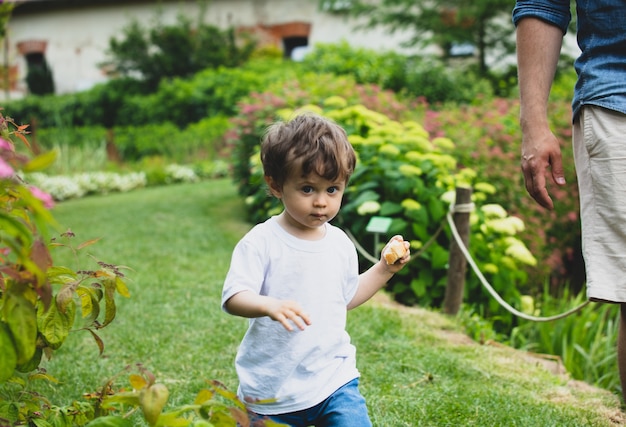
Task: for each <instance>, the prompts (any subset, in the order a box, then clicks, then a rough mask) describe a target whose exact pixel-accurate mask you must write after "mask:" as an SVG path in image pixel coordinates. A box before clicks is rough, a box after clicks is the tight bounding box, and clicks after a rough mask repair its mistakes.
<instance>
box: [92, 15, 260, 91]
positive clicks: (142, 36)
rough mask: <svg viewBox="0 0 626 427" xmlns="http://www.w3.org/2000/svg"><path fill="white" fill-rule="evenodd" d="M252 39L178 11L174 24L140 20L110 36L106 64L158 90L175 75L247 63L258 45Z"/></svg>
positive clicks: (180, 75)
mask: <svg viewBox="0 0 626 427" xmlns="http://www.w3.org/2000/svg"><path fill="white" fill-rule="evenodd" d="M254 46H255V43H253V42H252V40H245V39H243V38H241V37H240V40H235V32H234V31H233V30H232V29H228V30H225V31H222V30H221V29H219V28H217V27H215V26H212V25H207V24H205V23H203V22H202V19H198V22H197V24H196V25H195V26H194V25H193V24H192V22H191V20H190V19H189V18H187V17H185V16H184V15H182V14H179V15H178V19H177V22H176V23H175V24H173V25H164V24H163V23H162V22H161V20H160V17H158V16H157V18H156V25H154V26H153V27H152V28H144V27H143V26H142V25H141V23H140V22H139V21H138V20H133V21H131V22H130V23H129V24H128V25H127V26H126V27H125V28H123V29H122V37H121V38H120V39H118V38H117V37H112V38H111V39H110V40H109V49H108V52H107V53H108V56H109V59H108V60H107V61H106V62H105V63H104V64H102V65H104V66H106V67H109V68H110V69H111V73H112V74H115V75H122V76H133V75H137V74H138V75H139V76H140V79H141V80H143V81H144V82H145V83H146V85H147V87H148V88H150V89H152V90H154V89H156V88H157V86H158V84H159V82H160V81H162V80H163V79H167V78H172V77H190V76H192V75H193V74H195V73H197V72H198V71H201V70H204V69H206V68H217V67H219V66H228V67H236V66H238V65H240V64H242V63H244V62H245V61H246V60H247V59H248V57H249V56H250V54H251V53H252V51H253V49H254Z"/></svg>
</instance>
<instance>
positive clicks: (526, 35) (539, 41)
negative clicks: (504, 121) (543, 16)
mask: <svg viewBox="0 0 626 427" xmlns="http://www.w3.org/2000/svg"><path fill="white" fill-rule="evenodd" d="M562 40H563V32H562V31H561V29H560V28H558V27H556V26H554V25H551V24H548V23H546V22H544V21H542V20H540V19H536V18H524V19H522V20H521V21H520V22H519V23H518V25H517V63H518V78H519V90H520V126H521V128H522V172H523V173H524V182H525V184H526V190H527V191H528V193H529V194H530V195H531V196H532V197H533V199H535V200H536V201H537V203H539V204H540V205H541V206H543V207H545V208H548V209H552V208H553V207H554V204H553V202H552V199H551V197H550V195H549V194H548V191H547V189H546V173H547V171H548V169H551V177H552V180H553V181H554V182H555V183H556V184H558V185H563V184H565V178H564V176H563V164H562V159H561V148H560V146H559V141H558V140H557V139H556V137H555V136H554V134H553V133H552V132H551V130H550V126H549V123H548V111H547V110H548V97H549V95H550V88H551V87H552V81H553V80H554V74H555V72H556V66H557V63H558V60H559V54H560V51H561V43H562Z"/></svg>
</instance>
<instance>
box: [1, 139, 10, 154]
mask: <svg viewBox="0 0 626 427" xmlns="http://www.w3.org/2000/svg"><path fill="white" fill-rule="evenodd" d="M0 149H2V150H7V151H13V144H11V143H10V142H9V141H7V140H6V139H4V138H0Z"/></svg>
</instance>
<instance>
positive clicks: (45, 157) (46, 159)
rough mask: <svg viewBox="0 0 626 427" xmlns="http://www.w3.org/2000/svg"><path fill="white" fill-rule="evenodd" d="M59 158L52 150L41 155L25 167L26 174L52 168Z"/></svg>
mask: <svg viewBox="0 0 626 427" xmlns="http://www.w3.org/2000/svg"><path fill="white" fill-rule="evenodd" d="M56 158H57V153H56V151H54V150H50V151H48V152H47V153H43V154H40V155H39V156H37V157H35V158H33V159H31V160H30V161H29V162H28V163H26V165H24V168H23V170H24V172H26V173H28V172H36V171H40V170H43V169H46V168H48V167H49V166H51V165H52V164H53V163H54V161H55V160H56Z"/></svg>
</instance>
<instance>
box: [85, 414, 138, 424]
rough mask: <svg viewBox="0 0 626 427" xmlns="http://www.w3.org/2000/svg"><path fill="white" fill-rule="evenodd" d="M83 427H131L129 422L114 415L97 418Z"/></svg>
mask: <svg viewBox="0 0 626 427" xmlns="http://www.w3.org/2000/svg"><path fill="white" fill-rule="evenodd" d="M85 427H133V424H132V422H131V421H130V420H128V419H126V418H122V417H118V416H115V415H108V416H106V417H98V418H96V419H94V420H93V421H91V422H89V423H87V424H86V425H85Z"/></svg>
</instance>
